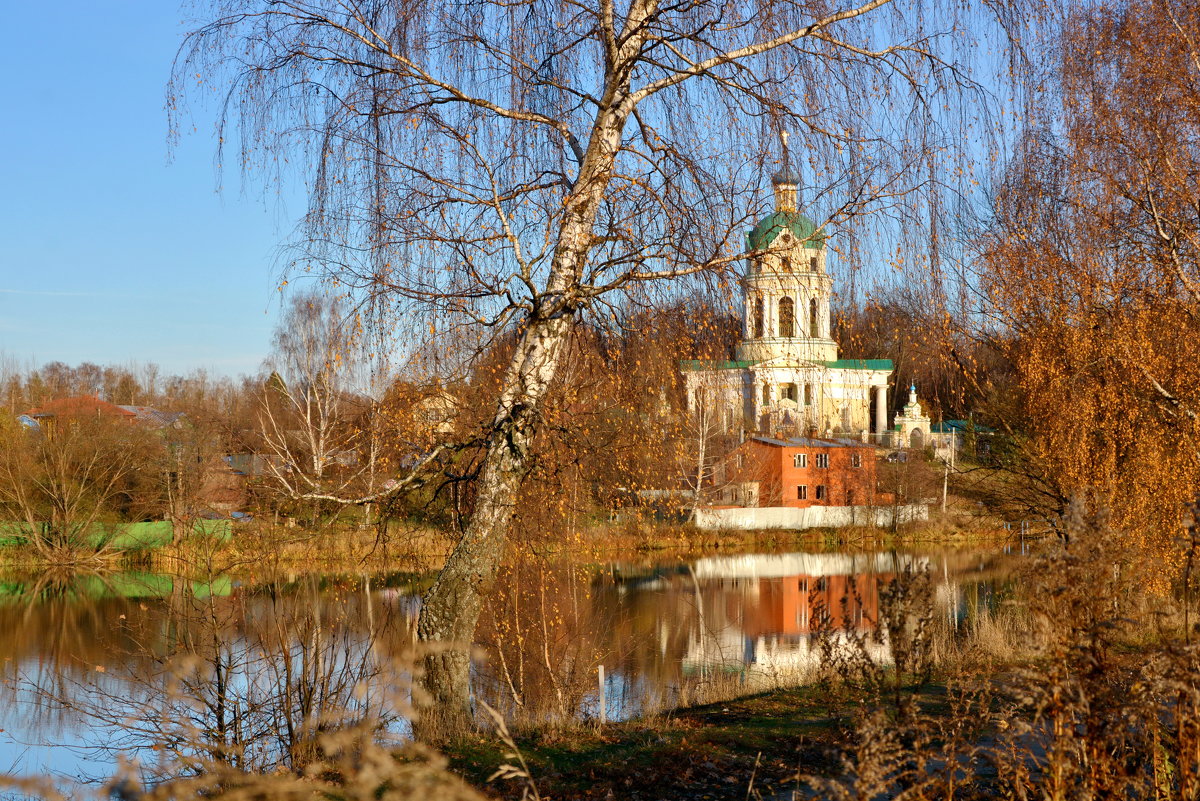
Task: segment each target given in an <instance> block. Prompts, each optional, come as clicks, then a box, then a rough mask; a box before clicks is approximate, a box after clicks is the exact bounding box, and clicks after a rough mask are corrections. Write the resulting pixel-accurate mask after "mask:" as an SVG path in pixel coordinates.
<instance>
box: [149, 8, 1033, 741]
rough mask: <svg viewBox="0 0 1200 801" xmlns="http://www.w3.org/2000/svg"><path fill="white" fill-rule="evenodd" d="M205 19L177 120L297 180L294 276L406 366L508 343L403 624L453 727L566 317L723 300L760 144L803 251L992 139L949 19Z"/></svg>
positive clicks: (742, 13) (345, 11)
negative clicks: (800, 204)
mask: <svg viewBox="0 0 1200 801" xmlns="http://www.w3.org/2000/svg"><path fill="white" fill-rule="evenodd" d="M204 5H205V7H206V9H211V15H212V16H211V17H210V19H212V21H211V22H208V23H207V24H204V25H203V26H201V27H200V28H198V29H197V30H196V31H194V32H193V33H192V34H190V35H189V37H188V38H187V41H186V42H185V44H184V47H183V49H182V51H181V53H180V57H179V59H178V62H177V68H176V70H175V80H174V85H173V88H172V90H171V91H172V97H173V98H174V100H173V101H172V104H171V106H172V109H177V108H179V106H178V101H179V99H180V98H181V97H182V96H183V95H185V94H186V93H187V92H188V91H189V90H188V89H187V86H188V85H190V84H192V83H193V82H194V81H195V76H197V75H200V76H202V77H203V79H204V81H205V83H204V86H205V87H207V86H208V85H209V82H211V81H222V82H227V85H228V87H229V89H228V92H227V94H226V95H225V101H224V104H223V105H222V107H221V109H222V110H221V114H220V122H219V126H218V127H219V129H220V131H219V136H220V137H221V141H222V142H225V141H231V140H230V139H229V137H228V133H229V131H228V130H227V129H229V128H236V129H237V130H238V131H239V132H240V134H241V139H240V146H241V153H240V154H239V158H238V160H239V161H240V162H241V163H243V164H247V165H249V164H254V163H256V162H259V161H262V162H266V163H267V164H272V165H283V164H284V163H285V162H286V163H287V164H289V165H293V166H295V165H302V168H303V169H306V170H308V172H307V173H306V175H308V176H310V177H311V179H312V187H313V191H312V193H311V207H310V211H309V214H308V216H307V218H306V226H305V231H306V233H307V236H306V238H305V245H306V250H305V251H304V253H303V257H302V261H303V263H304V266H311V267H312V268H314V269H319V270H325V271H326V272H327V273H328V274H329V276H330V277H331V278H334V279H335V280H336V281H337V282H338V283H339V286H344V287H349V288H351V289H355V290H362V291H363V292H364V297H365V298H367V301H368V302H369V303H370V305H371V308H372V309H373V310H374V311H376V312H378V314H379V319H381V320H384V321H386V325H388V326H391V327H393V328H395V329H398V330H399V331H400V332H402V333H404V334H405V335H406V336H407V337H408V338H409V339H410V340H412V341H419V340H427V339H433V340H435V341H436V340H437V338H438V337H439V336H457V335H458V334H459V333H460V332H462V331H463V330H470V329H473V330H474V331H475V332H476V333H477V335H478V337H479V338H481V339H486V338H487V336H488V335H489V333H491V332H512V331H515V332H516V333H517V336H518V337H519V339H518V344H517V347H516V348H514V349H513V352H512V356H511V359H510V361H509V363H508V365H507V368H506V371H505V373H504V376H503V380H502V381H501V382H500V384H499V386H500V388H499V391H498V393H497V396H496V398H495V405H494V413H493V414H492V415H491V416H490V422H489V423H488V424H487V425H486V426H485V428H484V430H483V431H482V432H480V434H479V438H480V442H481V443H482V445H483V446H484V448H485V452H484V456H483V458H482V460H481V462H480V469H479V474H478V479H477V482H476V483H477V492H476V496H475V503H474V510H473V513H472V515H471V518H470V521H469V524H468V525H467V526H466V531H465V533H464V535H463V537H462V539H461V540H460V542H459V543H458V546H457V547H456V549H455V551H454V553H453V554H452V555H451V556H450V558H449V559H448V561H447V562H446V565H445V567H444V568H443V570H442V572H441V574H440V576H439V578H438V580H437V581H436V582H435V584H434V586H433V587H432V588H431V589H430V591H429V593H428V595H427V597H426V599H425V603H424V605H423V607H422V612H421V619H420V624H419V631H420V634H421V637H422V638H423V639H424V640H425V641H427V642H441V643H443V644H446V643H449V644H454V646H455V647H449V648H444V649H442V650H439V651H437V652H436V653H435V654H434V655H432V656H431V657H430V658H429V661H428V663H427V665H426V668H427V678H426V681H427V685H428V687H429V689H430V690H431V691H432V694H433V696H434V698H435V699H436V700H437V701H438V702H440V703H441V705H442V706H443V707H444V708H445V709H446V710H449V711H450V713H451V714H450V719H451V720H452V721H453V720H454V719H455V718H458V719H461V716H462V715H463V714H465V711H466V707H467V704H468V698H469V695H468V689H467V678H468V665H469V660H468V657H467V652H466V649H465V647H464V646H465V644H467V643H469V642H470V640H471V636H472V632H473V631H474V628H475V624H476V620H477V618H478V615H479V610H480V604H481V602H482V597H483V596H482V592H483V591H484V590H486V589H487V588H488V587H489V586H490V585H491V584H492V582H493V580H494V577H495V574H496V570H497V567H498V565H499V563H500V559H501V556H502V553H503V551H504V545H505V539H506V534H507V531H508V528H509V523H510V520H511V518H512V514H513V510H514V502H515V499H516V498H517V497H518V493H519V490H520V487H521V485H522V482H523V480H524V479H525V477H526V476H527V474H528V473H529V471H530V470H531V468H532V466H533V465H532V460H531V456H530V454H531V453H533V451H534V448H533V446H534V440H535V438H536V436H537V434H538V432H539V430H540V429H541V427H542V414H541V412H542V406H543V402H544V399H545V398H546V397H547V395H548V392H549V390H550V388H551V386H552V384H553V382H554V380H555V377H556V375H557V373H558V372H559V368H560V365H561V362H562V359H563V356H564V353H565V350H566V349H565V346H566V344H567V343H568V342H569V341H570V338H571V334H572V331H573V330H574V328H575V326H576V324H577V322H578V321H579V320H580V319H581V316H582V315H583V314H584V313H585V312H588V311H589V310H594V309H597V308H599V309H601V310H604V309H605V308H607V307H608V305H609V304H614V303H618V302H619V298H621V297H629V296H644V295H645V293H646V292H647V291H649V287H650V285H651V284H652V282H660V281H664V280H666V281H670V280H674V279H682V278H685V277H689V276H707V277H711V278H715V279H717V280H720V278H721V276H723V275H724V274H725V273H726V272H727V270H728V268H730V266H731V265H733V264H735V263H737V262H738V261H739V260H740V259H741V258H742V257H743V254H741V253H740V251H741V233H740V232H741V230H742V229H743V227H744V224H745V221H746V220H747V219H748V218H749V217H750V216H751V215H754V214H756V213H757V212H758V211H759V209H760V208H761V206H759V205H758V204H760V203H761V202H762V200H763V197H762V195H763V194H764V193H762V192H761V191H760V183H759V182H760V181H761V180H762V174H763V172H764V161H765V160H766V158H767V153H768V152H773V150H774V148H773V145H772V142H771V136H770V133H771V132H772V131H773V130H778V129H779V128H781V127H787V128H790V129H792V130H794V131H796V132H797V136H796V140H798V142H799V146H798V147H797V148H796V152H797V153H798V154H800V156H801V160H802V161H804V162H806V166H807V167H808V169H809V170H810V171H811V173H812V175H813V181H812V183H814V184H816V185H819V186H820V187H822V190H821V192H820V193H819V194H817V196H816V197H815V198H812V200H813V202H814V204H815V205H819V207H820V208H822V209H825V210H826V212H827V213H826V214H825V215H823V219H821V220H820V222H821V225H820V226H819V235H824V234H825V233H826V232H827V227H828V225H829V224H831V223H838V222H843V221H845V220H847V219H848V218H850V217H853V216H855V215H858V214H861V213H864V212H866V211H869V210H879V209H880V208H886V209H887V210H889V211H890V212H891V213H892V214H894V215H896V216H898V217H903V218H904V219H906V220H913V219H915V218H917V217H919V216H920V215H922V214H924V213H926V212H927V211H928V210H929V209H930V208H931V207H932V206H933V205H936V204H931V198H933V195H932V194H930V193H928V192H926V193H924V194H923V195H921V198H920V199H919V200H913V199H911V198H910V195H909V193H910V192H912V191H913V190H916V189H932V188H935V187H937V186H939V185H942V183H943V181H946V180H957V179H955V178H953V177H952V176H962V180H964V181H966V180H969V174H970V171H969V169H968V167H969V165H967V164H966V161H967V160H968V159H969V158H970V154H969V153H967V149H966V148H963V147H960V146H959V145H958V144H957V143H959V142H961V141H962V135H961V131H962V129H963V126H964V125H972V124H974V123H965V122H964V117H965V116H971V114H970V113H968V114H966V115H964V112H966V111H967V110H968V109H970V110H971V112H979V113H976V114H975V115H974V116H975V120H977V121H980V124H981V126H982V128H981V130H982V129H986V123H987V111H986V109H983V108H982V107H981V105H980V104H977V103H975V102H974V101H976V100H978V99H981V98H982V99H983V100H984V101H988V97H987V96H986V93H983V92H980V91H978V87H977V86H976V85H975V84H973V83H972V82H971V79H970V77H969V72H968V69H967V67H965V66H964V65H963V63H962V58H963V55H962V54H963V52H966V51H959V50H958V49H957V48H958V44H959V42H958V40H957V38H956V37H955V36H954V35H953V34H952V33H951V32H953V31H963V30H968V29H970V28H971V24H972V22H971V20H970V19H967V18H966V16H970V14H971V13H972V12H970V11H968V10H964V9H963V8H961V7H960V6H959V5H958V4H955V3H946V4H944V5H927V4H925V3H923V2H919V1H918V2H915V3H913V4H911V5H901V4H898V3H892V2H890V1H889V0H863V1H862V2H854V0H851V2H848V3H845V4H830V3H826V2H808V1H807V0H782V1H780V0H775V1H773V2H769V3H767V2H749V3H745V4H735V5H730V4H728V3H722V2H715V0H696V2H689V3H675V2H666V3H664V2H660V0H629V2H626V3H616V2H613V0H599V2H597V3H595V4H580V3H573V2H567V3H557V2H545V1H544V0H535V1H534V2H528V3H520V4H511V3H507V2H477V3H466V4H458V5H449V6H448V5H445V4H443V3H435V2H428V0H341V1H340V2H333V1H332V0H289V1H288V2H270V1H268V0H219V1H216V2H212V3H205V4H204ZM988 8H989V9H1002V10H1003V11H1004V13H1003V14H1001V15H1000V16H1002V17H1004V18H1005V20H1007V19H1009V18H1010V17H1009V16H1008V9H1007V8H1006V7H1004V6H1002V5H994V6H989V7H988ZM988 13H990V11H989V12H988ZM1016 18H1018V17H1017V16H1016V15H1013V16H1012V17H1011V19H1016ZM931 19H937V20H939V22H940V23H941V24H942V25H943V26H944V28H943V30H944V31H945V33H944V35H943V34H942V33H935V32H933V31H931V30H930V29H929V27H928V21H929V20H931ZM1002 23H1003V21H1002ZM1000 40H1001V41H1004V37H1003V36H1001V37H1000ZM969 49H970V48H968V50H969ZM1001 61H1003V59H1001ZM992 63H997V62H992ZM1005 66H1006V67H1008V66H1010V65H1009V64H1007V63H1006V65H1005ZM205 91H207V89H205ZM178 123H179V117H178V116H177V117H176V122H175V124H176V126H178ZM951 131H952V132H953V133H952V134H951V133H950V132H951ZM974 152H976V153H977V152H978V149H976V150H975V151H974ZM933 154H941V155H939V156H934V155H933ZM280 156H285V157H283V158H280ZM942 156H946V157H945V158H943V157H942ZM260 157H261V158H260ZM956 170H957V172H956ZM899 230H901V231H919V230H920V226H911V227H909V226H904V227H901V228H900V229H899ZM404 486H405V483H404V482H403V481H397V482H395V484H394V485H393V488H394V489H399V488H403V487H404ZM347 500H357V501H359V502H365V500H366V499H362V498H358V499H347Z"/></svg>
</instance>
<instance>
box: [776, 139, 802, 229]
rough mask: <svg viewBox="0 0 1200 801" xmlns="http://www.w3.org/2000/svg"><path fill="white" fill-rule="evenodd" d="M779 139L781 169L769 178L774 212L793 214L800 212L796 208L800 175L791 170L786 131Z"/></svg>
mask: <svg viewBox="0 0 1200 801" xmlns="http://www.w3.org/2000/svg"><path fill="white" fill-rule="evenodd" d="M779 138H780V140H782V141H783V167H781V168H780V170H779V172H777V173H775V174H774V175H772V176H771V185H772V186H774V187H775V211H782V212H791V213H792V214H795V213H796V212H798V211H799V210H800V209H799V208H798V206H797V203H798V202H799V198H798V197H797V190H798V189H799V187H800V173H798V172H796V171H795V170H794V169H792V157H791V154H790V153H789V152H788V146H787V141H788V134H787V131H783V132H782V133H780V134H779Z"/></svg>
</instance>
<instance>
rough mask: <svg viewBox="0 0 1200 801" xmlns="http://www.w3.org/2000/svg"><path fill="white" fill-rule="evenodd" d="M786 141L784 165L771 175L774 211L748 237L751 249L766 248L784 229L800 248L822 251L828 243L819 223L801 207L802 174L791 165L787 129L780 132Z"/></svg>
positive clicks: (781, 137) (784, 143) (760, 221)
mask: <svg viewBox="0 0 1200 801" xmlns="http://www.w3.org/2000/svg"><path fill="white" fill-rule="evenodd" d="M780 139H782V140H783V165H782V166H781V167H780V168H779V171H778V172H776V173H775V174H774V175H772V176H771V185H772V186H773V187H774V189H775V211H774V212H772V213H771V214H768V215H767V216H766V217H763V218H762V219H761V220H759V221H758V225H755V226H754V229H753V230H752V231H750V233H749V235H748V236H747V238H746V239H747V242H746V244H747V246H748V248H749V249H750V250H765V249H766V248H769V247H771V243H772V242H774V241H775V239H776V237H778V236H779V235H780V234H782V233H783V232H784V231H789V232H790V233H791V235H792V236H793V237H795V238H796V241H797V242H798V243H799V245H800V247H803V248H808V249H811V250H820V249H821V248H823V247H824V246H825V235H824V234H823V233H818V232H817V226H816V225H815V224H814V223H813V221H812V220H810V219H809V218H808V216H807V215H805V214H804V213H802V212H801V211H800V209H799V202H800V183H801V181H800V173H799V172H798V171H797V170H796V169H795V168H794V167H792V160H791V155H790V153H789V152H788V147H787V139H788V137H787V132H786V131H784V132H783V133H782V134H780Z"/></svg>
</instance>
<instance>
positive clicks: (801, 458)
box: [792, 453, 808, 467]
mask: <svg viewBox="0 0 1200 801" xmlns="http://www.w3.org/2000/svg"><path fill="white" fill-rule="evenodd" d="M792 467H808V454H807V453H797V454H796V455H795V456H793V457H792Z"/></svg>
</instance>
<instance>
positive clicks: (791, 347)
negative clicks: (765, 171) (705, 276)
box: [737, 135, 837, 361]
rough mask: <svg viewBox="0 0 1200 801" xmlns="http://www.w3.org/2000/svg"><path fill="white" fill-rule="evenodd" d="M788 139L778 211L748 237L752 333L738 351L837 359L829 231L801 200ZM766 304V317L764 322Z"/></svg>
mask: <svg viewBox="0 0 1200 801" xmlns="http://www.w3.org/2000/svg"><path fill="white" fill-rule="evenodd" d="M783 141H784V149H783V166H782V167H781V168H780V170H779V171H778V172H776V173H775V174H774V175H773V176H772V177H771V184H772V186H773V187H774V190H775V211H774V212H772V213H771V214H768V215H767V216H766V217H763V218H762V219H761V220H760V221H759V223H758V225H756V226H754V229H753V230H752V231H750V233H749V234H748V235H747V237H746V249H747V251H748V253H749V254H750V255H749V257H748V260H747V269H746V274H745V276H744V278H743V279H742V293H743V301H744V302H743V305H742V307H743V309H745V314H746V325H745V328H744V330H745V331H746V333H747V339H746V341H744V342H742V344H741V345H740V346H739V348H738V356H737V357H738V359H739V360H745V361H760V360H763V359H772V358H777V357H790V358H793V359H799V360H806V361H831V360H834V359H836V358H837V345H836V344H835V343H834V341H833V339H832V337H831V336H830V322H829V296H830V293H831V292H832V288H833V287H832V282H831V281H830V279H829V276H828V274H827V273H826V272H825V234H824V233H823V232H821V231H818V230H817V227H816V225H814V224H813V221H812V220H811V219H809V217H808V216H807V215H805V214H804V213H803V212H801V211H800V210H799V209H798V208H797V206H796V203H797V200H798V196H799V188H800V175H799V173H798V172H796V171H795V170H794V169H793V168H792V166H791V158H790V156H789V154H788V150H787V137H786V135H784V137H783ZM760 304H761V306H760ZM760 307H761V308H762V309H763V310H764V315H765V322H766V324H765V325H764V326H761V327H760V326H759V325H757V321H758V319H759V309H760Z"/></svg>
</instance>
